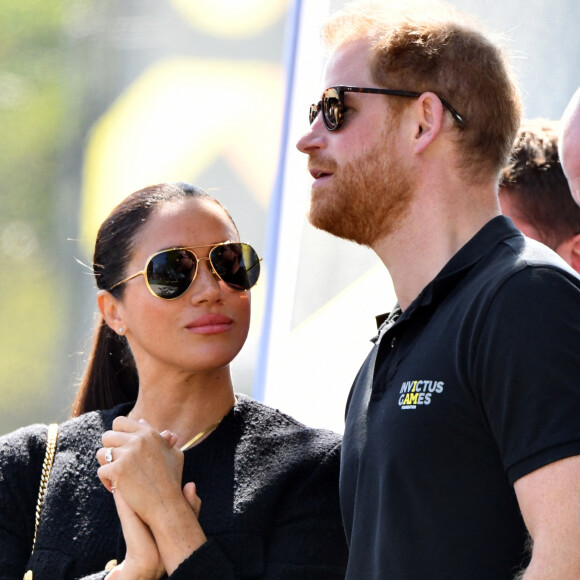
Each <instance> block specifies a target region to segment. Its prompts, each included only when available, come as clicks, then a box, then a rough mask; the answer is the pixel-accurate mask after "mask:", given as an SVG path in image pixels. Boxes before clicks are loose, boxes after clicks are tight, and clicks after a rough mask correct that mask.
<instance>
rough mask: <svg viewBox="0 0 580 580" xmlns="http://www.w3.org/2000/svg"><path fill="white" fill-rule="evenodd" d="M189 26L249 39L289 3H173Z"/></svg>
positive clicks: (227, 0) (249, 0)
mask: <svg viewBox="0 0 580 580" xmlns="http://www.w3.org/2000/svg"><path fill="white" fill-rule="evenodd" d="M172 3H173V5H174V6H175V8H176V9H177V10H178V11H179V12H180V13H181V15H182V16H183V17H184V18H185V20H187V21H188V22H189V23H190V24H191V25H192V26H194V27H196V28H198V29H201V30H203V31H205V32H207V33H208V34H211V35H214V36H221V37H226V38H227V37H230V38H235V37H249V36H254V35H256V34H258V33H259V32H261V31H262V30H265V29H266V28H269V27H270V26H272V24H274V22H276V21H277V20H278V19H279V18H280V17H281V16H282V14H283V13H284V12H285V10H286V7H287V5H288V0H172Z"/></svg>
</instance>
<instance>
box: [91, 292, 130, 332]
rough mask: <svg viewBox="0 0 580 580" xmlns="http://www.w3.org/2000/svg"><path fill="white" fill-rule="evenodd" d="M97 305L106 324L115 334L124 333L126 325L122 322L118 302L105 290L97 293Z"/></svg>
mask: <svg viewBox="0 0 580 580" xmlns="http://www.w3.org/2000/svg"><path fill="white" fill-rule="evenodd" d="M97 306H98V307H99V311H100V313H101V316H102V317H103V320H104V321H105V322H106V324H107V326H108V327H109V328H110V329H111V330H114V331H115V332H116V333H117V334H125V333H126V331H127V327H126V325H125V324H124V320H123V313H122V309H121V304H120V302H119V301H118V300H117V299H116V298H115V297H114V296H113V295H112V294H111V293H110V292H109V291H107V290H99V291H98V293H97Z"/></svg>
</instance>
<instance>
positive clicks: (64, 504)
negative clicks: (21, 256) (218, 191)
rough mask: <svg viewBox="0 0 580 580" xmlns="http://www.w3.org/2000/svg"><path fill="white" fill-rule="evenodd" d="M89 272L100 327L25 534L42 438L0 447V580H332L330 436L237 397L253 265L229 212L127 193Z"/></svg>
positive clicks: (340, 552)
mask: <svg viewBox="0 0 580 580" xmlns="http://www.w3.org/2000/svg"><path fill="white" fill-rule="evenodd" d="M93 268H94V274H95V279H96V282H97V286H98V288H99V291H98V294H97V304H98V307H99V311H100V315H101V318H100V321H99V323H98V325H97V329H96V335H95V341H94V347H93V351H92V354H91V356H90V360H89V364H88V368H87V372H86V374H85V377H84V380H83V383H82V385H81V387H80V389H79V392H78V394H77V397H76V399H75V401H74V404H73V411H72V418H71V419H70V420H69V421H67V422H65V423H63V424H61V425H60V430H59V433H58V437H57V444H56V452H55V455H54V462H53V466H52V470H51V471H50V475H49V476H48V485H47V486H46V491H45V495H44V500H43V501H42V502H39V503H41V508H42V509H41V511H37V517H36V522H35V505H36V504H37V501H38V494H39V485H40V481H41V472H42V478H43V481H44V480H45V479H46V477H47V473H46V469H44V470H43V459H44V457H45V450H46V448H47V429H46V426H42V425H33V426H30V427H26V428H23V429H20V430H18V431H15V432H14V433H11V434H9V435H6V436H4V437H2V438H0V579H1V580H13V579H20V578H22V576H23V574H25V573H26V576H25V578H30V579H31V578H34V580H41V579H48V578H50V579H51V580H55V579H69V578H70V579H73V578H74V579H81V578H84V579H91V580H97V579H98V580H102V579H104V578H107V579H108V580H138V579H139V580H141V579H144V580H149V579H151V580H157V579H159V578H162V577H169V578H171V579H174V580H178V579H186V578H187V579H192V578H200V579H203V580H210V579H212V578H215V579H218V578H219V579H234V578H256V579H258V578H260V579H272V580H273V579H296V580H307V579H313V580H314V579H316V580H323V579H338V578H343V577H344V573H345V567H346V545H345V539H344V533H343V529H342V524H341V518H340V512H339V505H338V465H339V452H340V441H339V437H338V436H337V435H335V434H334V433H331V432H329V431H324V430H317V429H310V428H307V427H305V426H304V425H302V424H300V423H298V422H297V421H296V420H294V419H292V418H290V417H288V416H286V415H284V414H282V413H280V412H279V411H276V410H274V409H270V408H269V407H266V406H264V405H262V404H260V403H258V402H256V401H254V400H253V399H251V398H250V397H247V396H244V395H235V394H234V388H233V385H232V380H231V376H230V368H229V365H230V362H231V361H232V360H233V359H234V358H235V356H236V355H237V354H238V352H239V351H240V349H241V348H242V346H243V344H244V342H245V340H246V336H247V333H248V328H249V322H250V292H249V290H250V288H251V287H252V286H253V285H254V284H255V283H256V282H257V279H258V276H259V271H260V260H259V258H258V256H257V254H256V252H255V251H254V250H253V248H252V247H251V246H249V245H248V244H245V243H242V242H240V240H239V233H238V231H237V228H236V226H235V224H234V222H233V221H232V218H231V217H230V215H229V214H228V213H227V211H226V210H225V209H224V208H223V207H222V206H221V205H220V204H219V203H218V202H217V201H216V200H215V199H213V198H212V197H211V196H209V195H208V194H206V193H205V192H203V191H201V190H199V189H197V188H195V187H193V186H190V185H187V184H182V183H180V184H161V185H156V186H152V187H148V188H145V189H143V190H140V191H137V192H135V193H133V194H132V195H130V196H129V197H127V198H126V199H125V200H124V201H123V202H121V203H120V204H119V205H118V206H117V207H116V208H115V209H114V210H113V212H112V213H111V214H110V216H109V217H108V218H107V219H106V220H105V222H104V223H103V224H102V226H101V228H100V230H99V233H98V236H97V241H96V245H95V252H94V260H93ZM200 498H202V499H203V504H202V502H201V499H200ZM33 546H34V548H33V550H32V547H33ZM31 550H32V554H31Z"/></svg>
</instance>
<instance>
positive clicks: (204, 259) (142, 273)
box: [109, 240, 262, 300]
mask: <svg viewBox="0 0 580 580" xmlns="http://www.w3.org/2000/svg"><path fill="white" fill-rule="evenodd" d="M228 244H241V245H244V246H249V247H250V248H252V250H253V251H254V253H255V254H256V256H257V258H258V262H257V263H258V264H260V262H261V261H262V258H260V256H259V255H258V252H256V250H255V249H254V247H253V246H252V245H251V244H248V243H246V242H235V241H233V240H228V241H226V242H219V243H217V244H204V245H201V246H176V247H174V248H166V249H165V250H160V251H159V252H155V253H154V254H151V256H149V257H148V258H147V261H146V262H145V268H143V270H141V271H139V272H135V274H131V275H130V276H127V277H126V278H123V280H121V281H120V282H117V283H116V284H113V285H112V286H111V287H110V288H109V292H110V291H111V290H114V289H115V288H117V287H118V286H121V284H125V282H129V280H133V278H137V276H143V277H144V278H145V285H146V286H147V290H149V292H151V294H153V296H155V297H156V298H160V299H161V300H176V299H177V298H180V297H181V296H183V295H184V294H185V293H186V292H187V291H188V290H189V289H190V288H191V286H192V284H193V283H194V282H195V279H196V278H197V273H198V272H199V263H200V262H209V265H210V269H211V273H212V274H213V275H214V276H215V277H216V278H217V279H218V280H220V281H221V282H223V283H224V284H225V285H226V286H227V287H228V288H231V289H232V290H234V291H235V292H249V291H250V290H251V289H252V288H253V287H254V286H255V285H256V284H257V283H258V279H259V277H260V274H259V273H258V278H256V282H254V284H252V286H250V288H241V289H238V288H233V287H232V286H230V285H229V284H228V283H227V282H226V281H225V280H224V279H223V278H222V277H221V276H220V275H219V274H218V273H217V271H216V269H215V266H214V265H213V262H212V261H211V257H210V254H211V253H212V252H213V250H215V249H216V248H219V247H220V246H227V245H228ZM198 248H211V250H210V251H209V252H208V255H207V256H204V257H202V258H200V257H198V255H197V254H196V253H195V252H194V251H193V250H195V249H198ZM174 250H188V251H189V252H191V253H192V254H193V257H194V258H195V272H194V274H193V277H192V278H191V282H190V283H189V286H188V287H187V288H186V289H185V290H184V291H183V292H182V293H181V294H179V295H177V296H173V297H172V298H165V297H163V296H159V294H157V293H156V292H154V291H153V289H152V288H151V286H150V284H149V279H148V278H147V268H148V267H149V264H150V263H151V260H153V258H155V256H159V255H160V254H165V253H167V252H172V251H174Z"/></svg>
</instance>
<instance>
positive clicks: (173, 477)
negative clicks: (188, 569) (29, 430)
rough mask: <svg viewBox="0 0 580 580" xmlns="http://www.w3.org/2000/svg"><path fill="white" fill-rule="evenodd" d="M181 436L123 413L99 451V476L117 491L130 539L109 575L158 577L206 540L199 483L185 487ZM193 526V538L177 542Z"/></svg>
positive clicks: (123, 579) (112, 579) (120, 579)
mask: <svg viewBox="0 0 580 580" xmlns="http://www.w3.org/2000/svg"><path fill="white" fill-rule="evenodd" d="M176 441H177V437H176V436H175V435H174V434H173V433H171V432H169V431H164V432H162V433H158V432H157V431H156V430H155V429H153V428H152V427H151V426H150V425H149V424H148V423H147V422H146V421H144V420H140V421H135V420H133V419H129V418H128V417H118V418H116V419H115V421H114V422H113V429H112V430H111V431H106V432H105V433H104V435H103V447H102V448H101V449H99V451H98V452H97V459H98V461H99V464H100V467H99V469H98V476H99V478H100V480H101V482H102V483H103V485H104V486H105V487H106V488H107V489H108V490H109V491H111V492H113V494H114V499H115V505H116V507H117V513H118V515H119V519H120V521H121V526H122V529H123V536H124V538H125V543H126V545H127V554H126V557H125V560H124V561H123V562H122V563H121V564H119V565H118V566H117V567H116V568H115V569H113V571H112V572H111V573H110V574H109V575H108V576H107V580H138V579H139V580H140V579H143V580H158V579H159V578H161V577H162V576H163V574H164V573H165V572H167V573H168V574H170V573H171V572H172V571H173V570H174V569H175V568H176V567H177V565H179V563H180V562H181V561H182V560H183V559H185V557H187V556H188V555H189V554H190V553H191V552H192V551H193V550H194V549H196V548H197V547H199V545H201V544H202V543H203V542H204V541H205V535H204V534H203V531H202V529H201V527H200V526H199V522H198V519H197V518H198V517H199V512H200V510H201V500H200V499H199V497H198V496H197V493H196V489H195V484H194V483H193V482H190V483H188V484H186V486H185V487H184V488H183V490H182V489H181V482H182V474H183V461H184V457H183V453H182V452H181V451H180V450H179V449H176V448H175V443H176ZM188 530H189V532H190V534H189V535H190V536H191V541H185V542H184V541H183V536H181V539H182V541H181V542H180V543H177V544H176V543H173V540H172V536H174V535H177V536H180V535H181V534H183V533H184V532H186V533H187V531H188Z"/></svg>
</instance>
